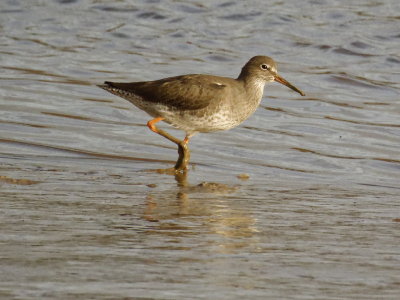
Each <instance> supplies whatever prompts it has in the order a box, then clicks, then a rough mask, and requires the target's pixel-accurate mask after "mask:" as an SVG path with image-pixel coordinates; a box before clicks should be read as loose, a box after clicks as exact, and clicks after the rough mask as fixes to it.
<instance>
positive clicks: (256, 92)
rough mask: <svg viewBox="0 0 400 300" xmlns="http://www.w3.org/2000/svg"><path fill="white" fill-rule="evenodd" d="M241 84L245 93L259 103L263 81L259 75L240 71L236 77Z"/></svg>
mask: <svg viewBox="0 0 400 300" xmlns="http://www.w3.org/2000/svg"><path fill="white" fill-rule="evenodd" d="M237 80H238V81H240V82H241V83H242V84H243V87H244V88H245V90H246V94H247V95H248V96H249V97H251V98H252V99H254V101H255V102H257V105H258V104H259V103H260V101H261V98H262V95H263V93H264V86H265V81H264V80H262V79H261V78H259V77H256V76H251V75H249V74H246V73H245V72H243V71H242V73H240V75H239V77H238V78H237Z"/></svg>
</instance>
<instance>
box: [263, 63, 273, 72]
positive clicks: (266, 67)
mask: <svg viewBox="0 0 400 300" xmlns="http://www.w3.org/2000/svg"><path fill="white" fill-rule="evenodd" d="M261 69H263V70H268V71H270V70H271V67H270V65H267V64H262V65H261Z"/></svg>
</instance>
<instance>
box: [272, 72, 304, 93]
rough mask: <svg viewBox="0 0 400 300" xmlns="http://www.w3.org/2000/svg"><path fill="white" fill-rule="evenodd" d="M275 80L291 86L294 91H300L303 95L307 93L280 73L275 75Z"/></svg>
mask: <svg viewBox="0 0 400 300" xmlns="http://www.w3.org/2000/svg"><path fill="white" fill-rule="evenodd" d="M275 81H276V82H279V83H282V84H284V85H286V86H287V87H289V88H291V89H292V90H293V91H296V92H298V93H299V94H300V95H302V96H305V95H306V94H304V93H303V92H302V91H301V90H299V89H298V88H297V87H295V86H294V85H293V84H291V83H290V82H289V81H286V80H285V79H283V78H282V77H281V76H279V75H275Z"/></svg>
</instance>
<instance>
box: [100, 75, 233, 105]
mask: <svg viewBox="0 0 400 300" xmlns="http://www.w3.org/2000/svg"><path fill="white" fill-rule="evenodd" d="M226 79H227V78H224V77H217V76H211V75H198V74H194V75H183V76H177V77H169V78H165V79H160V80H155V81H145V82H131V83H120V82H109V81H106V82H105V85H102V86H100V87H101V88H103V89H105V90H107V91H109V92H111V93H113V94H116V95H118V96H120V97H123V98H126V99H127V100H129V94H134V95H138V96H140V97H142V98H143V99H144V100H145V101H148V102H152V103H161V104H164V105H167V106H169V107H176V108H179V109H180V110H196V109H201V108H204V107H206V106H208V105H209V104H210V102H212V101H217V100H222V98H224V90H225V89H226V85H225V84H224V80H226ZM115 89H117V90H120V91H121V93H118V91H116V90H115Z"/></svg>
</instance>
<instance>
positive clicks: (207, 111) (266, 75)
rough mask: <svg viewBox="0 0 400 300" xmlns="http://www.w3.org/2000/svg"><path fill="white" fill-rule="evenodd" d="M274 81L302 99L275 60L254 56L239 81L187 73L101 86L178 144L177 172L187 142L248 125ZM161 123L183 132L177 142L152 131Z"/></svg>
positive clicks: (184, 158)
mask: <svg viewBox="0 0 400 300" xmlns="http://www.w3.org/2000/svg"><path fill="white" fill-rule="evenodd" d="M273 81H277V82H279V83H282V84H284V85H286V86H287V87H289V88H291V89H292V90H294V91H296V92H298V93H299V94H300V95H302V96H304V95H305V94H304V93H303V92H302V91H301V90H299V89H298V88H296V87H295V86H294V85H292V84H291V83H289V82H288V81H286V80H285V79H283V78H282V77H281V76H279V75H278V73H277V67H276V63H275V61H274V60H273V59H272V58H270V57H268V56H255V57H253V58H251V59H250V60H249V61H248V62H247V63H246V64H245V65H244V67H243V68H242V71H241V72H240V74H239V77H238V78H237V79H233V78H227V77H220V76H212V75H203V74H189V75H181V76H176V77H169V78H164V79H160V80H155V81H143V82H129V83H120V82H110V81H106V82H104V84H103V85H99V87H101V88H103V89H105V90H106V91H108V92H110V93H113V94H114V95H117V96H119V97H122V98H124V99H126V100H128V101H129V102H131V103H132V104H134V105H135V106H137V107H138V108H140V109H142V110H144V111H145V112H147V113H148V114H149V115H150V116H152V117H153V119H152V120H150V121H149V122H147V126H148V127H149V128H150V129H151V130H152V131H154V132H155V133H158V134H160V135H162V136H163V137H165V138H167V139H168V140H170V141H171V142H173V143H175V144H176V145H178V153H179V158H178V160H177V162H176V164H175V167H174V170H175V171H176V172H180V171H185V170H187V166H188V163H189V158H190V151H189V147H188V142H189V139H190V138H191V137H192V136H193V135H195V134H196V133H198V132H213V131H218V130H227V129H231V128H233V127H236V126H238V125H239V124H240V123H242V122H243V121H244V120H246V119H247V118H248V117H249V116H250V115H251V114H252V113H254V111H255V110H256V109H257V107H258V106H259V104H260V102H261V99H262V96H263V91H264V85H265V84H266V83H267V82H273ZM159 121H164V122H166V123H169V124H171V125H172V126H174V127H176V128H178V129H181V130H184V131H185V133H186V136H185V138H184V139H183V140H180V139H178V138H176V137H174V136H172V135H170V134H169V133H167V132H165V131H164V130H161V129H159V128H158V127H156V123H157V122H159Z"/></svg>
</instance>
